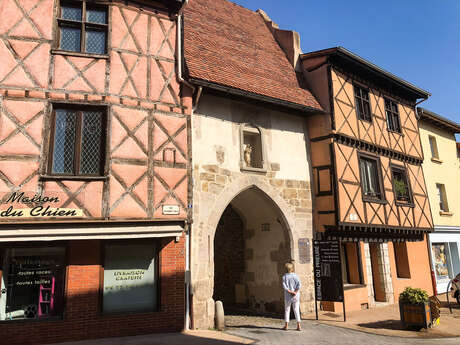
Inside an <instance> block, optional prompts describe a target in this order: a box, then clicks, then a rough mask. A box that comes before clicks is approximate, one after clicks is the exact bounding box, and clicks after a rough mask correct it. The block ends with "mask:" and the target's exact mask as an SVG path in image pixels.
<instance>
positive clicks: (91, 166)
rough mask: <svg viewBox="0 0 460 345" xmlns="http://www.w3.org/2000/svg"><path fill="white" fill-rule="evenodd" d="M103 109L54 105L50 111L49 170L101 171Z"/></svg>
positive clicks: (56, 172)
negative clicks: (51, 126)
mask: <svg viewBox="0 0 460 345" xmlns="http://www.w3.org/2000/svg"><path fill="white" fill-rule="evenodd" d="M105 132H106V131H105V112H104V111H103V110H101V109H99V108H98V109H83V110H76V109H71V108H57V109H55V112H54V131H53V140H52V147H51V149H52V155H51V157H52V159H51V162H50V170H51V174H54V175H93V176H99V175H102V165H103V157H104V142H105Z"/></svg>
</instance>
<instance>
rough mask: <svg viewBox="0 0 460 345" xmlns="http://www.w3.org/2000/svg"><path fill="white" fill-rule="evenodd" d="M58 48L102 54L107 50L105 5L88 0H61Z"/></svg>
mask: <svg viewBox="0 0 460 345" xmlns="http://www.w3.org/2000/svg"><path fill="white" fill-rule="evenodd" d="M58 26H59V40H58V41H59V49H61V50H66V51H72V52H81V53H90V54H98V55H104V54H106V52H107V28H108V16H107V7H106V6H101V5H96V4H94V3H92V2H90V1H86V0H83V1H68V0H61V6H60V15H59V18H58Z"/></svg>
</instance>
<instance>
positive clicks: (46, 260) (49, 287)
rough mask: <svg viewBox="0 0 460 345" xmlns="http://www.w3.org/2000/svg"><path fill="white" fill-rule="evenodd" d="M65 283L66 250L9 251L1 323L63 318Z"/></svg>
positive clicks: (3, 277) (0, 310)
mask: <svg viewBox="0 0 460 345" xmlns="http://www.w3.org/2000/svg"><path fill="white" fill-rule="evenodd" d="M64 282H65V249H64V248H63V247H46V248H13V249H6V250H5V253H4V260H3V272H2V284H1V285H2V290H1V292H2V294H1V297H0V320H17V319H45V318H50V317H59V316H61V315H62V306H63V299H64Z"/></svg>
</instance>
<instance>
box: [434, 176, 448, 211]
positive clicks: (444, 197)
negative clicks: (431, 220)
mask: <svg viewBox="0 0 460 345" xmlns="http://www.w3.org/2000/svg"><path fill="white" fill-rule="evenodd" d="M436 189H437V192H438V194H439V193H440V195H438V196H439V197H440V198H439V202H438V205H439V212H442V213H449V212H450V210H449V202H448V200H447V192H446V186H445V185H444V184H443V183H436ZM441 204H442V205H443V206H444V208H443V207H441Z"/></svg>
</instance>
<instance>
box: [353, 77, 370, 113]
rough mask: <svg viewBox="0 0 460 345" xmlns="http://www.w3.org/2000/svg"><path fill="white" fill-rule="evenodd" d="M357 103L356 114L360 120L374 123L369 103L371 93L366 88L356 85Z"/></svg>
mask: <svg viewBox="0 0 460 345" xmlns="http://www.w3.org/2000/svg"><path fill="white" fill-rule="evenodd" d="M354 90H355V103H356V114H357V115H358V118H359V119H361V120H364V121H369V122H371V121H372V116H371V107H370V103H369V91H368V90H367V89H365V88H362V87H360V86H357V85H355V86H354Z"/></svg>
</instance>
